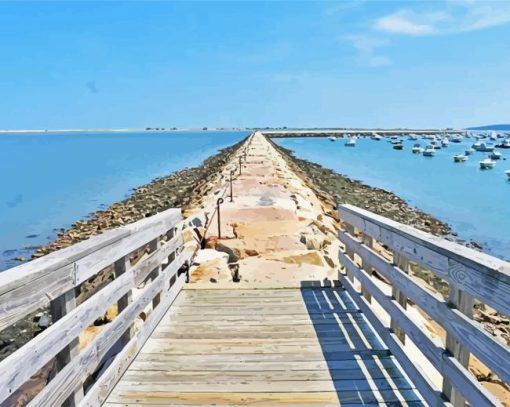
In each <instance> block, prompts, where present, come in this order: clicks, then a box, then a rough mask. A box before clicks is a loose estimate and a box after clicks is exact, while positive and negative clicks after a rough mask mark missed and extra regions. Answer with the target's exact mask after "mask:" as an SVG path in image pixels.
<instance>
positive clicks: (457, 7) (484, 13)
mask: <svg viewBox="0 0 510 407" xmlns="http://www.w3.org/2000/svg"><path fill="white" fill-rule="evenodd" d="M427 7H428V6H427ZM421 8H422V10H421V11H417V10H413V9H404V10H398V11H396V12H394V13H391V14H389V15H386V16H382V17H380V18H378V19H377V20H376V21H375V22H374V25H373V28H375V29H376V30H377V31H380V32H385V33H388V34H402V35H438V34H455V33H461V32H468V31H475V30H481V29H486V28H491V27H496V26H499V25H503V24H508V23H510V1H505V2H503V1H484V2H481V1H476V0H445V2H444V3H443V5H442V6H441V7H440V8H435V9H431V8H427V9H426V10H424V9H423V6H422V7H421Z"/></svg>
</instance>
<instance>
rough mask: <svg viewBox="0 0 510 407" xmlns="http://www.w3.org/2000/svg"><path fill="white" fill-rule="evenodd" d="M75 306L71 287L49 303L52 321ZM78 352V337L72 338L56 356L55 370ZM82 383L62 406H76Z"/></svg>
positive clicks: (55, 320) (80, 395)
mask: <svg viewBox="0 0 510 407" xmlns="http://www.w3.org/2000/svg"><path fill="white" fill-rule="evenodd" d="M74 308H76V295H75V289H74V288H73V289H71V290H69V291H67V292H66V293H64V294H62V295H61V296H59V297H57V298H55V299H54V300H53V301H51V303H50V313H51V317H52V320H53V323H55V322H57V321H58V320H59V319H61V318H62V317H63V316H65V315H66V314H67V313H69V312H70V311H72V310H73V309H74ZM79 352H80V340H79V338H78V337H76V338H73V340H72V341H71V342H69V344H68V345H67V346H65V347H64V349H62V350H61V351H60V352H59V353H58V354H57V356H56V360H57V371H61V370H62V369H63V368H64V367H65V366H66V365H67V364H68V363H70V362H71V360H72V359H73V358H75V357H77V356H78V353H79ZM83 395H84V393H83V384H82V383H80V384H79V385H78V386H76V388H75V389H74V390H73V392H72V393H71V395H70V396H69V397H68V398H67V399H66V400H65V402H64V403H63V406H65V407H74V406H77V405H78V404H79V403H80V401H81V400H82V399H83Z"/></svg>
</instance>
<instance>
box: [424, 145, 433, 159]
mask: <svg viewBox="0 0 510 407" xmlns="http://www.w3.org/2000/svg"><path fill="white" fill-rule="evenodd" d="M434 154H436V150H435V149H434V147H432V146H431V145H428V146H427V148H426V149H425V150H423V156H424V157H434Z"/></svg>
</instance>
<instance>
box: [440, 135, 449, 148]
mask: <svg viewBox="0 0 510 407" xmlns="http://www.w3.org/2000/svg"><path fill="white" fill-rule="evenodd" d="M449 144H450V142H449V141H448V137H445V138H444V139H442V140H441V145H442V146H443V147H448V145H449Z"/></svg>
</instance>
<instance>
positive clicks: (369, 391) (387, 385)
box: [301, 281, 424, 406]
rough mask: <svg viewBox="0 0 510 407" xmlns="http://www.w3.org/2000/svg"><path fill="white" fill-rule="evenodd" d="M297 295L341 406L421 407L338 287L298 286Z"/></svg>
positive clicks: (319, 284)
mask: <svg viewBox="0 0 510 407" xmlns="http://www.w3.org/2000/svg"><path fill="white" fill-rule="evenodd" d="M301 285H302V287H301V294H302V297H303V300H304V302H305V305H306V309H307V311H308V314H309V316H310V319H311V321H312V322H313V326H314V329H315V332H316V334H317V338H318V340H319V343H320V346H321V349H322V353H323V355H324V359H325V360H326V363H327V365H328V369H329V372H330V375H331V379H332V381H333V384H334V388H335V390H336V393H337V395H338V399H339V401H340V403H341V405H342V406H343V405H349V404H373V405H375V404H379V403H384V404H387V405H392V406H399V405H412V406H421V405H424V403H423V402H422V401H421V398H420V396H419V395H418V394H417V393H416V392H415V391H414V390H413V389H414V385H413V384H412V383H411V382H410V381H409V380H408V379H407V378H406V377H405V376H404V374H403V373H402V370H401V368H400V366H399V365H398V364H396V363H395V359H394V357H393V356H392V355H391V353H390V352H389V350H388V349H387V347H386V346H385V344H384V343H383V342H382V341H381V340H380V338H379V337H378V336H377V335H376V333H375V332H374V330H373V328H372V327H371V326H370V325H369V323H368V322H367V320H366V319H365V317H364V315H363V314H362V313H361V311H360V310H359V309H358V307H357V306H356V305H355V303H354V301H353V300H352V298H351V297H350V296H349V294H348V293H347V292H346V291H345V290H344V289H343V288H341V287H339V286H337V287H321V282H320V281H308V282H302V284H301Z"/></svg>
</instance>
